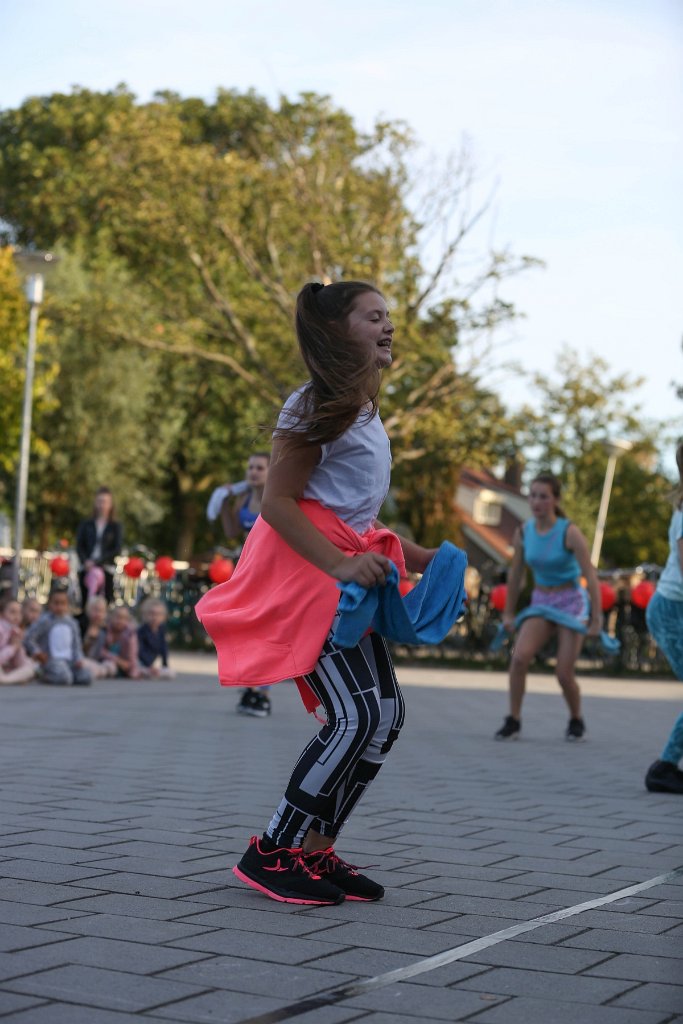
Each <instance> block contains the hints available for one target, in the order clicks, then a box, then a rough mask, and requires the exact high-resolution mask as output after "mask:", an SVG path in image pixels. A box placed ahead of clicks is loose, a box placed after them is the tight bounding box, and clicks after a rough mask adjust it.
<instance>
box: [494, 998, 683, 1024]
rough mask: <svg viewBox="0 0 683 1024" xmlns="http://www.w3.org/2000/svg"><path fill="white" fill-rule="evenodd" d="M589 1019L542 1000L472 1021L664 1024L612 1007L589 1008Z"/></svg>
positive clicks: (518, 1002) (659, 1018)
mask: <svg viewBox="0 0 683 1024" xmlns="http://www.w3.org/2000/svg"><path fill="white" fill-rule="evenodd" d="M589 1012H590V1017H589V1018H588V1017H587V1011H586V1007H585V1005H583V1004H581V1005H580V1004H577V1003H567V1004H564V1005H563V1004H562V1003H556V1002H554V1001H552V1000H546V999H527V998H524V997H522V998H518V999H516V998H515V999H510V1000H508V1001H507V1002H506V1003H501V1004H500V1005H498V1006H494V1007H493V1008H492V1009H490V1010H485V1011H484V1013H481V1014H479V1016H478V1017H477V1018H476V1021H477V1024H588V1020H590V1024H668V1017H667V1016H664V1015H662V1014H661V1013H657V1012H652V1013H648V1012H645V1011H641V1010H625V1009H621V1008H617V1007H612V1006H592V1007H591V1009H590V1011H589Z"/></svg>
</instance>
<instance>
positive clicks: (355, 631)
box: [332, 541, 467, 647]
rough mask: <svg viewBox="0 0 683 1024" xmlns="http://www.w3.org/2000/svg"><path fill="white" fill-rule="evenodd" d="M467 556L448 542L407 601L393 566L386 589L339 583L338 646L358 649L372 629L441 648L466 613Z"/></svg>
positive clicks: (335, 637)
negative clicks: (361, 641) (448, 634)
mask: <svg viewBox="0 0 683 1024" xmlns="http://www.w3.org/2000/svg"><path fill="white" fill-rule="evenodd" d="M466 566H467V555H466V554H465V552H464V551H461V550H460V548H456V547H455V545H454V544H451V543H450V541H444V543H443V544H442V545H441V547H440V548H439V550H438V551H437V553H436V554H435V555H434V557H433V558H432V560H431V561H430V563H429V565H428V566H427V568H426V569H425V571H424V574H423V576H422V579H421V580H420V581H419V583H417V584H416V586H415V587H414V588H413V589H412V590H411V591H410V592H409V593H408V594H406V596H405V597H402V596H401V594H400V593H399V589H398V584H399V575H398V570H397V568H396V566H395V565H394V564H393V562H392V563H391V571H390V573H389V576H388V578H387V582H386V583H385V585H384V586H375V587H363V586H361V584H360V583H339V584H338V586H339V589H340V590H341V592H342V593H341V597H340V598H339V605H338V609H337V610H338V612H339V619H338V621H337V625H336V628H335V630H334V633H333V635H332V641H333V643H335V644H336V645H337V647H355V645H356V644H357V643H358V642H359V641H360V640H361V638H362V637H363V636H364V635H365V633H367V631H368V629H370V628H372V629H373V630H374V631H375V632H376V633H379V634H380V635H381V636H383V637H386V639H387V640H394V641H396V642H397V643H403V644H439V643H441V641H442V640H443V639H444V637H445V636H446V635H447V633H448V632H449V630H450V629H451V627H452V626H453V624H454V623H455V622H456V621H457V620H458V619H459V618H460V616H461V615H462V614H463V612H464V610H465V601H466V600H467V595H466V594H465V567H466Z"/></svg>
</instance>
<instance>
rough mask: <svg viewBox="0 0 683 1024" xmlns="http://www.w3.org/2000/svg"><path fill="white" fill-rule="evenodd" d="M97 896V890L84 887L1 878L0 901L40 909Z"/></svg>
mask: <svg viewBox="0 0 683 1024" xmlns="http://www.w3.org/2000/svg"><path fill="white" fill-rule="evenodd" d="M96 895H98V893H97V890H96V889H88V888H87V887H86V886H82V885H75V884H74V885H49V884H47V883H45V882H33V881H27V880H26V879H24V878H0V900H14V901H15V902H17V903H34V904H36V905H37V906H39V907H49V906H51V905H52V904H54V903H62V902H65V901H66V900H75V899H78V898H80V897H88V896H96Z"/></svg>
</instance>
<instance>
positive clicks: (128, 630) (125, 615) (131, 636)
mask: <svg viewBox="0 0 683 1024" xmlns="http://www.w3.org/2000/svg"><path fill="white" fill-rule="evenodd" d="M104 648H105V653H106V655H107V657H108V658H110V659H111V660H112V661H114V662H115V663H116V668H117V670H118V675H119V676H126V677H127V678H128V679H139V678H140V675H141V672H140V665H139V663H138V635H137V632H136V630H135V624H134V623H133V620H132V618H131V614H130V612H129V610H128V608H127V607H126V605H125V604H120V605H117V606H116V607H115V608H112V610H111V612H110V613H109V622H108V624H107V635H106V638H105V644H104Z"/></svg>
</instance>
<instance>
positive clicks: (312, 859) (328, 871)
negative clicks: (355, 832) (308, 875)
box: [304, 846, 384, 902]
mask: <svg viewBox="0 0 683 1024" xmlns="http://www.w3.org/2000/svg"><path fill="white" fill-rule="evenodd" d="M304 860H305V862H306V864H307V866H308V867H309V869H310V870H311V871H313V872H315V874H316V875H320V876H321V877H323V878H327V879H329V880H330V882H332V884H333V885H336V886H338V887H339V888H340V889H341V890H342V891H343V893H344V895H345V896H346V898H347V900H366V901H368V902H371V901H373V900H381V899H382V896H384V889H383V888H382V886H381V885H380V884H379V883H378V882H373V881H372V879H371V878H366V877H365V875H359V874H358V871H357V869H356V867H355V865H354V864H347V863H346V861H345V860H342V859H341V857H338V856H337V854H336V853H335V852H334V849H333V847H331V846H328V848H327V849H326V850H317V851H315V852H313V853H305V854H304Z"/></svg>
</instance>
